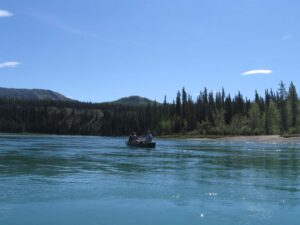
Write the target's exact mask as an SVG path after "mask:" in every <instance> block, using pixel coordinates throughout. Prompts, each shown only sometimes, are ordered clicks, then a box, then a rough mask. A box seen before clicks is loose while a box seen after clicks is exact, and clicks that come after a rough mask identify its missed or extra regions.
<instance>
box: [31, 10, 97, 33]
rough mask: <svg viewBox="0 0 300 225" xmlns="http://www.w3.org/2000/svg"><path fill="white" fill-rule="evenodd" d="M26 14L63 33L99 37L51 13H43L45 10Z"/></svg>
mask: <svg viewBox="0 0 300 225" xmlns="http://www.w3.org/2000/svg"><path fill="white" fill-rule="evenodd" d="M26 14H27V15H28V16H30V17H33V18H35V19H37V20H39V21H40V22H42V23H44V24H46V25H49V26H51V27H53V28H55V29H58V30H61V31H63V32H65V33H69V34H74V35H78V36H85V37H90V38H100V36H99V35H97V34H94V33H91V32H88V31H85V30H82V29H79V28H76V27H73V26H71V25H69V24H67V23H66V22H64V21H62V20H60V19H58V18H57V17H56V16H53V15H51V14H48V13H45V12H35V11H33V12H27V13H26Z"/></svg>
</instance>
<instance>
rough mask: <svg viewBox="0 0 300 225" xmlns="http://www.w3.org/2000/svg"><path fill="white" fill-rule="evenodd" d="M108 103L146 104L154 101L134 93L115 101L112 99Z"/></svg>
mask: <svg viewBox="0 0 300 225" xmlns="http://www.w3.org/2000/svg"><path fill="white" fill-rule="evenodd" d="M109 103H110V104H119V105H147V104H154V103H155V101H153V100H150V99H148V98H144V97H140V96H137V95H135V96H129V97H124V98H120V99H118V100H116V101H112V102H109Z"/></svg>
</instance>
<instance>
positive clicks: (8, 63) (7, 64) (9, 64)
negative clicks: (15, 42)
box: [0, 62, 20, 68]
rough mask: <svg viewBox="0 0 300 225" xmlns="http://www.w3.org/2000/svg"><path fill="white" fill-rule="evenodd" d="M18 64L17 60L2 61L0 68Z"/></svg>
mask: <svg viewBox="0 0 300 225" xmlns="http://www.w3.org/2000/svg"><path fill="white" fill-rule="evenodd" d="M18 65H20V63H19V62H3V63H0V68H5V67H9V68H13V67H16V66H18Z"/></svg>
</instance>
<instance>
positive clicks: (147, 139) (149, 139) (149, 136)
mask: <svg viewBox="0 0 300 225" xmlns="http://www.w3.org/2000/svg"><path fill="white" fill-rule="evenodd" d="M152 140H153V135H152V134H151V132H150V131H149V130H148V131H147V133H146V136H145V142H146V143H151V142H152Z"/></svg>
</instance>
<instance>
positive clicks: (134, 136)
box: [128, 132, 139, 143]
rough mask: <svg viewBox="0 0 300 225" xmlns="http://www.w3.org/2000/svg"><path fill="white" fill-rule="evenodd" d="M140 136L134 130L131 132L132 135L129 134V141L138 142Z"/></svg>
mask: <svg viewBox="0 0 300 225" xmlns="http://www.w3.org/2000/svg"><path fill="white" fill-rule="evenodd" d="M138 139H139V138H138V136H137V135H136V133H135V132H132V133H131V135H130V136H129V138H128V142H129V143H136V142H138Z"/></svg>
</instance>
